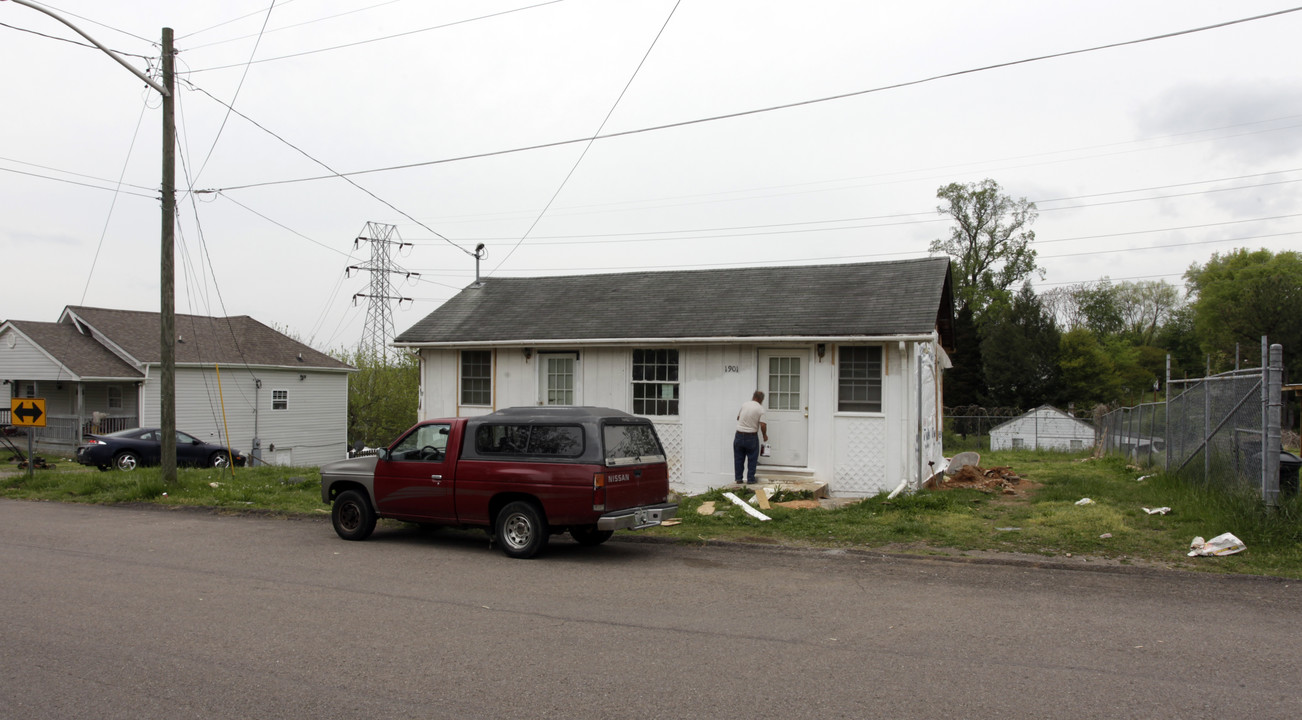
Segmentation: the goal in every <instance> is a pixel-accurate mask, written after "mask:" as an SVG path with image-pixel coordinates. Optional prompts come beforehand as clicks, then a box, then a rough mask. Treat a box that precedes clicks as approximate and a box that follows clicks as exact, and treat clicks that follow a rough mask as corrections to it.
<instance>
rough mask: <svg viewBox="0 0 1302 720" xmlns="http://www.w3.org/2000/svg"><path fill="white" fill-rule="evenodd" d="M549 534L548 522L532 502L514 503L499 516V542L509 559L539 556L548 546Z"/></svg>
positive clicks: (503, 509)
mask: <svg viewBox="0 0 1302 720" xmlns="http://www.w3.org/2000/svg"><path fill="white" fill-rule="evenodd" d="M547 533H548V531H547V520H546V519H545V518H544V517H543V514H542V512H541V511H539V509H538V506H537V505H534V504H533V503H531V502H525V501H523V500H519V501H516V502H513V503H511V504H509V505H507V506H506V507H504V508H502V511H501V512H500V513H498V514H497V541H498V542H499V543H501V545H502V552H504V553H506V556H507V557H513V558H521V559H524V558H531V557H533V556H535V555H537V554H538V553H540V552H542V549H543V547H545V546H546V545H547Z"/></svg>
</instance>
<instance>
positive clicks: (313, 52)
mask: <svg viewBox="0 0 1302 720" xmlns="http://www.w3.org/2000/svg"><path fill="white" fill-rule="evenodd" d="M564 1H565V0H547V2H541V3H537V4H535V5H527V6H525V7H521V8H515V9H514V10H503V11H501V12H495V13H489V14H488V15H480V16H479V17H473V18H466V19H465V20H457V21H454V22H450V23H443V24H442V25H433V26H430V27H426V28H420V29H419V30H408V31H406V32H400V33H397V34H394V35H385V36H384V37H378V38H371V39H370V40H358V41H357V42H351V43H345V44H343V45H333V46H331V47H326V48H317V49H316V50H304V51H303V52H297V53H292V54H289V55H279V56H277V57H272V58H263V59H262V60H258V61H256V62H257V63H259V64H260V63H268V62H276V61H277V60H289V59H291V58H297V57H303V56H304V55H316V54H318V53H323V52H331V51H333V50H343V49H345V48H351V47H358V46H359V45H369V44H370V43H375V42H382V41H384V40H393V39H395V38H400V37H406V36H408V35H416V34H419V33H424V32H429V31H431V30H443V29H445V28H450V27H456V26H457V25H465V24H466V23H472V22H476V21H479V20H487V19H489V18H495V17H501V16H503V15H510V14H512V13H518V12H522V11H525V10H533V9H536V8H540V7H545V6H547V5H555V4H556V3H559V2H564ZM239 66H240V65H239V64H238V63H237V64H234V65H216V66H213V67H206V68H200V69H198V70H191V71H190V72H191V73H201V72H210V71H212V70H228V69H230V68H233V67H239Z"/></svg>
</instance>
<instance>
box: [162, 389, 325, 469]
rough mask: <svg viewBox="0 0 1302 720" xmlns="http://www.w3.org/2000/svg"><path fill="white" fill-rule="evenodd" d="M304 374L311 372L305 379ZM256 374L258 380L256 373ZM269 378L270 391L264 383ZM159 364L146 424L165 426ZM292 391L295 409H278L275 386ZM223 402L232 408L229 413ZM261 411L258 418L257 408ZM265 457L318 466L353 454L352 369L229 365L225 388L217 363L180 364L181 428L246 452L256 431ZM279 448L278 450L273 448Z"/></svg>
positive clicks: (178, 411)
mask: <svg viewBox="0 0 1302 720" xmlns="http://www.w3.org/2000/svg"><path fill="white" fill-rule="evenodd" d="M299 375H304V376H306V377H305V379H303V380H299ZM255 376H256V378H255ZM256 379H261V380H262V388H261V389H259V388H257V386H256V382H255V380H256ZM159 385H160V383H159V379H158V368H157V367H151V368H150V376H149V380H148V382H147V383H146V385H145V393H146V395H145V405H144V407H145V411H144V413H143V419H142V421H141V424H142V425H146V426H151V425H158V424H159V423H160V418H159V412H158V395H159ZM277 389H279V390H287V391H288V392H289V408H288V409H287V410H275V411H273V410H272V409H271V397H272V390H277ZM223 405H224V407H225V413H224V415H223V412H222V410H223ZM255 407H257V408H258V410H259V413H258V415H257V416H256V417H255V415H254V408H255ZM255 423H256V429H257V434H258V436H259V438H260V439H261V442H262V451H263V459H264V461H266V462H268V463H274V462H275V461H276V459H279V460H281V461H282V462H292V464H293V465H296V466H313V465H320V464H322V463H326V462H330V461H332V460H338V459H340V458H343V457H346V453H347V445H348V373H345V372H321V371H313V370H306V369H305V370H302V371H299V370H266V369H258V368H255V369H252V370H250V369H246V368H239V367H232V368H230V369H229V370H228V369H227V368H225V367H223V368H222V371H221V390H220V393H219V392H218V383H217V373H216V371H214V370H213V369H212V368H203V369H200V368H177V371H176V427H177V429H178V430H181V431H183V432H187V433H190V434H191V435H194V436H195V437H197V438H199V439H201V440H208V441H210V442H223V443H225V442H227V440H226V437H227V430H228V429H229V437H230V440H229V443H228V444H229V445H230V446H231V447H233V448H234V449H236V450H240V451H242V452H244V453H246V454H251V453H252V451H253V437H254V429H255ZM272 444H274V445H275V446H276V453H275V456H274V457H273V454H272V453H271V452H270V451H269V448H270V446H271V445H272Z"/></svg>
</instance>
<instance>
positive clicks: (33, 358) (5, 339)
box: [0, 330, 68, 380]
mask: <svg viewBox="0 0 1302 720" xmlns="http://www.w3.org/2000/svg"><path fill="white" fill-rule="evenodd" d="M10 334H12V335H13V337H14V346H13V347H12V348H11V347H9V336H10ZM0 367H3V368H4V369H5V378H4V379H5V380H58V379H64V380H67V379H68V371H67V370H65V369H63V367H62V366H60V365H59V364H58V363H56V362H54V361H53V360H51V359H50V357H49V356H48V355H46V354H45V353H43V352H41V351H40V349H39V348H37V347H35V346H34V345H32V344H31V343H30V342H28V340H27V338H25V337H23V336H22V335H21V334H20V333H17V332H15V331H13V330H7V331H5V332H4V334H0Z"/></svg>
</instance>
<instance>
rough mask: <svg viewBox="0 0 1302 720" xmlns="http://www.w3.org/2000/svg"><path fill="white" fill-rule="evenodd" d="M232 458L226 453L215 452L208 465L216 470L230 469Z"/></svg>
mask: <svg viewBox="0 0 1302 720" xmlns="http://www.w3.org/2000/svg"><path fill="white" fill-rule="evenodd" d="M230 464H231V458H230V456H229V455H227V454H226V453H224V452H215V453H213V454H212V457H210V458H208V465H209V466H210V467H215V468H224V467H230Z"/></svg>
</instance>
